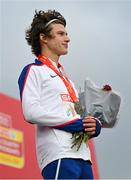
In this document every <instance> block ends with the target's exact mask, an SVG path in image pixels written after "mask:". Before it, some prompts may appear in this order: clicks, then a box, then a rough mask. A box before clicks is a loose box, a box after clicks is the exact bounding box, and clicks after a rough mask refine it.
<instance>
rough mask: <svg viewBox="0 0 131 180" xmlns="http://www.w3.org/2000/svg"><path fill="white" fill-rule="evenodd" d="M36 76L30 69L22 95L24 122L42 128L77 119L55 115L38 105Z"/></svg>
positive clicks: (38, 83)
mask: <svg viewBox="0 0 131 180" xmlns="http://www.w3.org/2000/svg"><path fill="white" fill-rule="evenodd" d="M39 78H40V77H38V74H37V73H36V72H35V71H33V69H32V68H30V71H29V72H28V76H27V78H26V81H25V85H24V88H23V93H22V110H23V114H24V118H25V120H26V121H28V122H31V123H35V124H39V125H43V126H63V125H65V124H70V123H71V122H74V121H75V120H77V119H78V118H73V119H71V118H69V117H63V115H62V113H61V112H59V113H55V112H53V111H51V112H50V111H49V110H47V108H46V109H45V108H44V106H41V103H40V98H41V97H40V81H39Z"/></svg>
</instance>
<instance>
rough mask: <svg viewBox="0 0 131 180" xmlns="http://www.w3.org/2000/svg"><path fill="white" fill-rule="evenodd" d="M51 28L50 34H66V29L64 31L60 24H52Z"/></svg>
mask: <svg viewBox="0 0 131 180" xmlns="http://www.w3.org/2000/svg"><path fill="white" fill-rule="evenodd" d="M51 27H52V30H51V31H52V32H54V33H55V32H58V31H63V32H65V33H66V29H65V27H64V25H62V24H56V23H54V24H52V25H51Z"/></svg>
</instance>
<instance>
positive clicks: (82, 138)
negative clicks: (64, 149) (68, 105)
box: [71, 102, 89, 151]
mask: <svg viewBox="0 0 131 180" xmlns="http://www.w3.org/2000/svg"><path fill="white" fill-rule="evenodd" d="M74 107H75V110H76V112H77V114H79V115H80V116H81V117H82V116H83V114H84V110H83V108H82V106H81V104H80V102H76V103H74ZM72 139H73V142H72V146H71V148H73V147H76V148H77V151H78V150H79V148H80V146H81V144H82V142H84V143H86V142H87V140H88V139H89V136H88V134H87V133H86V132H84V131H83V132H75V133H72Z"/></svg>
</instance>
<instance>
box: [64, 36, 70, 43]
mask: <svg viewBox="0 0 131 180" xmlns="http://www.w3.org/2000/svg"><path fill="white" fill-rule="evenodd" d="M65 39H66V42H68V43H69V42H70V38H69V37H68V35H66V38H65Z"/></svg>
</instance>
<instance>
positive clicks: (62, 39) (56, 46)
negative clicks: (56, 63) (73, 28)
mask: <svg viewBox="0 0 131 180" xmlns="http://www.w3.org/2000/svg"><path fill="white" fill-rule="evenodd" d="M51 26H52V30H51V33H50V34H51V37H46V45H47V47H48V50H49V51H50V52H51V53H53V54H55V55H57V56H61V55H65V54H67V52H68V43H69V41H70V39H69V37H68V34H67V32H66V30H65V27H64V26H63V25H62V24H52V25H51Z"/></svg>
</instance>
